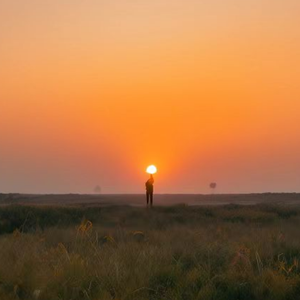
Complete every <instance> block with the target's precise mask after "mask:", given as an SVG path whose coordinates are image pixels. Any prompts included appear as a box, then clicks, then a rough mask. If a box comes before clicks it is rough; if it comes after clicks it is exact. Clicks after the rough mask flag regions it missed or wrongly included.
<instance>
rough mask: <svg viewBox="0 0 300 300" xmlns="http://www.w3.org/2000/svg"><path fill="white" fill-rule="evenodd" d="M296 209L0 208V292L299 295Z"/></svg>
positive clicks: (43, 295) (41, 295)
mask: <svg viewBox="0 0 300 300" xmlns="http://www.w3.org/2000/svg"><path fill="white" fill-rule="evenodd" d="M299 228H300V208H297V207H290V206H284V205H270V204H268V205H266V204H257V205H251V206H239V205H224V206H186V205H175V206H168V207H154V208H153V209H146V208H138V207H129V206H106V207H99V206H98V207H97V206H95V207H58V206H49V207H47V206H43V207H39V206H21V205H8V206H5V207H1V208H0V233H1V235H0V299H1V300H2V299H3V300H5V299H45V300H48V299H49V300H50V299H51V300H55V299H57V300H58V299H65V300H72V299H74V300H75V299H78V300H79V299H95V300H100V299H104V300H108V299H119V300H121V299H122V300H125V299H126V300H139V299H141V300H142V299H150V300H161V299H170V300H176V299H178V300H179V299H182V300H191V299H199V300H200V299H201V300H202V299H203V300H208V299H216V300H227V299H228V300H239V299H241V300H242V299H249V300H252V299H270V300H277V299H278V300H279V299H286V300H288V299H291V300H292V299H300V267H299V259H300V235H299Z"/></svg>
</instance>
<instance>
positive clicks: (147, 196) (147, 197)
mask: <svg viewBox="0 0 300 300" xmlns="http://www.w3.org/2000/svg"><path fill="white" fill-rule="evenodd" d="M146 199H147V206H148V204H149V193H148V192H146Z"/></svg>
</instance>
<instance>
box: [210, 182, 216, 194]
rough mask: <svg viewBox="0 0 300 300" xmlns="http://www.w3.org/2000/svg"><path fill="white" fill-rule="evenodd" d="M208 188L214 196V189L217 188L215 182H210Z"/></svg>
mask: <svg viewBox="0 0 300 300" xmlns="http://www.w3.org/2000/svg"><path fill="white" fill-rule="evenodd" d="M209 187H210V188H211V189H212V193H213V194H214V192H215V189H216V188H217V183H216V182H211V183H210V184H209Z"/></svg>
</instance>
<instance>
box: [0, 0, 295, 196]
mask: <svg viewBox="0 0 300 300" xmlns="http://www.w3.org/2000/svg"><path fill="white" fill-rule="evenodd" d="M299 15H300V2H299V1H298V0H273V1H271V0H248V1H238V0H226V1H224V0H209V1H208V0H203V1H196V0H190V1H184V0H164V1H162V0H153V1H146V0H140V1H133V0H129V1H121V0H119V1H116V0H110V1H103V0H90V1H89V2H88V3H87V2H84V1H79V0H72V1H71V0H44V1H40V0H27V1H23V0H13V1H12V0H1V1H0V66H1V67H0V192H25V193H67V192H74V193H89V192H92V191H93V189H94V188H95V186H96V185H98V184H99V185H100V186H101V189H102V191H103V193H141V192H144V181H145V180H146V178H147V175H146V173H145V168H146V166H148V165H149V164H155V165H156V166H157V167H158V173H157V175H156V176H155V178H156V183H155V191H156V192H158V193H205V192H209V188H208V185H209V183H210V182H212V181H215V182H217V183H218V187H217V191H219V192H222V193H229V192H235V193H247V192H264V191H274V192H277V191H278V192H279V191H280V192H290V191H297V192H300V156H299V148H300V125H299V117H300V89H299V83H300V82H299V78H300V56H299V53H300V19H299Z"/></svg>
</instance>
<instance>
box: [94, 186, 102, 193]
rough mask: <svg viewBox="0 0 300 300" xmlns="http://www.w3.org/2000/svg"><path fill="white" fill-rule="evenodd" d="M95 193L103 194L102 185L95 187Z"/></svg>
mask: <svg viewBox="0 0 300 300" xmlns="http://www.w3.org/2000/svg"><path fill="white" fill-rule="evenodd" d="M94 193H95V194H101V187H100V186H99V185H97V186H96V187H95V188H94Z"/></svg>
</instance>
